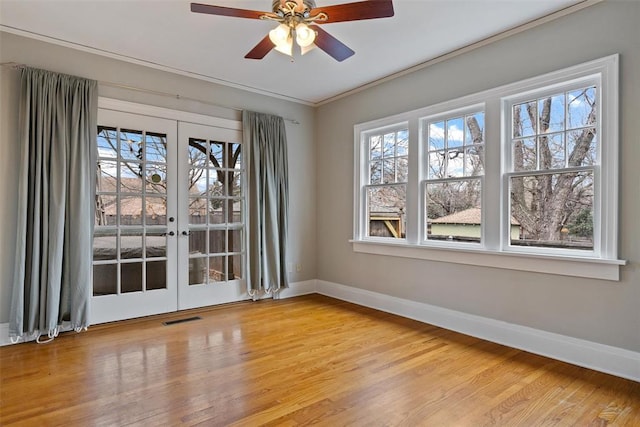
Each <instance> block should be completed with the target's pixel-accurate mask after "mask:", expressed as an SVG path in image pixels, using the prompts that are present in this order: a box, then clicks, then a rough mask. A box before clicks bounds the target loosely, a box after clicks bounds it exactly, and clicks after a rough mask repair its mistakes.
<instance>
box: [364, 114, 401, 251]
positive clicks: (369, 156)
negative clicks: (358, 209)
mask: <svg viewBox="0 0 640 427" xmlns="http://www.w3.org/2000/svg"><path fill="white" fill-rule="evenodd" d="M363 144H364V146H365V151H366V159H365V163H366V168H365V174H364V175H365V176H364V179H365V184H364V187H363V188H364V191H363V194H362V195H363V197H364V199H365V201H364V206H365V207H366V211H365V221H366V223H365V226H366V236H367V237H388V238H393V239H404V238H405V224H406V221H405V212H406V195H407V176H408V173H409V163H408V159H409V140H408V130H407V128H406V127H404V126H399V127H396V128H387V129H383V130H376V131H372V132H368V133H366V134H365V135H364V136H363Z"/></svg>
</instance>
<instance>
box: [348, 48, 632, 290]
mask: <svg viewBox="0 0 640 427" xmlns="http://www.w3.org/2000/svg"><path fill="white" fill-rule="evenodd" d="M618 67H619V55H617V54H615V55H611V56H607V57H604V58H600V59H596V60H594V61H590V62H586V63H583V64H579V65H575V66H572V67H569V68H565V69H561V70H558V71H554V72H551V73H547V74H544V75H541V76H537V77H533V78H529V79H526V80H522V81H518V82H515V83H511V84H507V85H504V86H500V87H497V88H493V89H489V90H486V91H483V92H479V93H475V94H472V95H467V96H464V97H460V98H456V99H453V100H450V101H446V102H442V103H439V104H436V105H432V106H429V107H425V108H421V109H418V110H413V111H410V112H406V113H401V114H397V115H395V116H392V117H387V118H382V119H378V120H374V121H371V122H366V123H361V124H357V125H355V126H354V142H355V143H354V145H355V153H354V155H355V159H354V161H355V162H354V163H355V164H354V166H355V170H354V172H355V174H354V228H353V230H354V234H353V239H352V240H350V242H351V243H352V244H353V250H354V251H355V252H361V253H371V254H378V255H389V256H400V257H408V258H417V259H424V260H431V261H443V262H452V263H458V264H467V265H478V266H487V267H497V268H504V269H511V270H520V271H531V272H542V273H549V274H558V275H566V276H574V277H588V278H597V279H604V280H613V281H617V280H619V267H620V266H621V265H625V264H626V261H625V260H620V259H618V253H617V247H618V220H617V217H618V215H617V214H618ZM593 81H595V82H597V84H596V88H597V89H596V90H597V96H598V98H597V99H598V103H599V105H598V112H597V114H598V118H597V125H598V127H599V128H598V130H597V132H598V133H597V135H598V145H597V152H596V156H597V157H596V158H597V159H599V164H597V165H594V166H593V169H594V186H597V187H594V192H595V194H594V213H593V215H594V250H593V251H582V252H583V253H580V250H576V249H567V250H565V249H560V250H557V251H556V250H549V249H550V248H534V249H530V248H524V247H514V246H510V240H509V233H508V230H509V227H508V226H507V225H505V224H508V222H509V221H506V218H509V185H508V180H509V172H510V169H509V167H510V165H511V163H510V162H511V154H510V150H511V138H510V135H509V131H510V129H511V128H510V126H511V123H510V118H511V115H510V114H507V112H508V111H505V107H506V106H507V105H510V103H511V104H513V103H514V102H515V101H514V100H517V99H521V98H522V97H525V98H526V97H527V96H528V97H529V98H533V97H534V96H535V97H536V98H537V97H540V95H539V94H540V93H542V91H548V92H549V93H551V92H554V91H558V90H562V89H558V88H565V87H568V86H572V85H575V84H579V83H582V84H584V83H583V82H593ZM534 93H535V95H531V94H534ZM478 105H484V109H483V111H484V114H485V129H484V130H485V135H484V144H485V145H484V146H485V159H484V162H485V164H484V175H483V176H482V184H481V185H482V201H481V205H482V226H481V227H482V236H483V238H482V241H481V244H480V245H477V244H473V245H469V244H468V243H465V242H442V241H433V240H430V241H427V240H425V237H426V236H425V235H424V234H426V228H425V227H426V218H425V215H424V214H425V206H424V203H425V202H424V196H425V195H424V191H425V190H424V180H425V174H426V169H425V163H426V160H425V155H426V150H425V148H424V144H423V143H422V139H423V133H422V132H421V126H422V120H423V119H424V118H426V117H431V116H442V115H443V114H448V113H451V112H455V111H456V110H460V111H471V110H472V109H473V108H477V106H478ZM397 125H403V126H406V127H407V128H408V129H409V175H408V182H407V200H406V209H407V213H406V219H407V227H406V232H407V234H406V239H388V238H386V239H384V240H382V241H381V240H380V239H379V238H378V239H376V238H370V237H367V236H366V234H364V233H363V224H364V220H365V217H364V216H363V206H364V205H363V203H365V202H366V201H365V200H363V198H362V194H363V193H362V188H363V185H362V183H363V182H364V181H363V176H362V174H363V173H364V172H366V171H364V170H363V169H362V168H363V163H362V155H363V153H362V146H363V135H364V134H366V133H368V132H371V131H375V130H379V129H382V128H385V127H387V128H392V127H394V126H397ZM603 145H604V146H606V150H605V149H602V146H603ZM507 148H508V149H507ZM505 151H506V152H505ZM506 153H509V154H508V155H507V154H506ZM489 189H490V190H489ZM488 210H490V211H491V212H488ZM365 215H366V213H365ZM596 218H597V219H596ZM596 222H597V224H596ZM584 252H588V253H584Z"/></svg>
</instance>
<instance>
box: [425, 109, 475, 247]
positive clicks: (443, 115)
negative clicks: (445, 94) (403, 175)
mask: <svg viewBox="0 0 640 427" xmlns="http://www.w3.org/2000/svg"><path fill="white" fill-rule="evenodd" d="M485 108H486V105H485V103H484V102H480V103H475V104H471V105H464V106H460V107H459V108H454V109H451V110H447V111H442V112H440V113H437V114H431V115H427V116H420V117H419V118H418V123H419V124H418V127H419V141H418V142H419V145H420V149H421V154H420V158H419V159H418V163H419V168H420V169H419V185H420V196H419V197H420V206H421V209H420V211H419V215H420V220H419V230H420V232H419V234H418V239H419V242H421V244H422V245H426V246H431V245H438V246H443V247H452V248H456V247H460V248H464V247H471V248H483V247H484V246H483V245H484V232H485V230H484V190H483V189H484V186H485V180H484V176H485V169H486V168H485V167H484V166H483V171H482V174H481V175H464V174H463V175H462V176H459V177H451V178H433V179H431V178H429V159H428V156H429V153H430V150H428V148H427V146H428V144H429V142H428V139H429V137H428V127H429V125H430V124H431V123H433V122H436V121H445V122H446V121H447V120H449V119H450V118H456V117H458V116H462V117H465V116H467V115H470V114H477V113H482V114H483V116H484V118H483V120H484V124H485V128H484V129H483V141H482V147H483V149H484V153H483V164H484V159H485V158H486V154H487V152H486V147H487V143H486V142H487V136H486V132H484V130H485V129H486V112H485ZM463 131H464V129H463ZM463 147H465V148H466V146H465V145H463ZM471 180H479V181H480V203H481V219H480V241H479V242H449V241H446V240H440V239H429V238H428V237H427V226H428V224H427V206H426V205H425V202H426V198H427V184H428V183H430V182H432V183H444V182H461V181H471Z"/></svg>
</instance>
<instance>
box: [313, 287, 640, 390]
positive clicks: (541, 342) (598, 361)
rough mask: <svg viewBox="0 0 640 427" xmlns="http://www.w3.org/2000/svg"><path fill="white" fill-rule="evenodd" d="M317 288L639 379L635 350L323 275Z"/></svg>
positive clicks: (345, 297) (487, 337)
mask: <svg viewBox="0 0 640 427" xmlns="http://www.w3.org/2000/svg"><path fill="white" fill-rule="evenodd" d="M316 291H317V293H319V294H322V295H326V296H329V297H332V298H336V299H340V300H343V301H348V302H352V303H354V304H358V305H362V306H365V307H370V308H374V309H376V310H380V311H384V312H387V313H392V314H397V315H398V316H402V317H407V318H409V319H414V320H418V321H420V322H424V323H428V324H430V325H435V326H439V327H441V328H445V329H449V330H452V331H456V332H460V333H463V334H466V335H471V336H474V337H477V338H481V339H484V340H487V341H491V342H495V343H498V344H503V345H506V346H509V347H513V348H517V349H520V350H524V351H528V352H530V353H535V354H539V355H541V356H546V357H550V358H552V359H556V360H561V361H563V362H567V363H571V364H573V365H578V366H582V367H584V368H589V369H593V370H595V371H600V372H604V373H607V374H612V375H615V376H618V377H622V378H627V379H630V380H633V381H640V353H637V352H633V351H629V350H625V349H622V348H618V347H612V346H608V345H604V344H598V343H594V342H591V341H586V340H582V339H578V338H573V337H568V336H564V335H560V334H555V333H551V332H546V331H541V330H538V329H533V328H529V327H526V326H520V325H514V324H511V323H507V322H502V321H499V320H495V319H489V318H486V317H481V316H476V315H472V314H467V313H463V312H460V311H455V310H449V309H445V308H441V307H437V306H433V305H429V304H425V303H420V302H416V301H411V300H407V299H402V298H397V297H393V296H389V295H385V294H380V293H377V292H371V291H367V290H364V289H359V288H354V287H352V286H344V285H340V284H337V283H331V282H326V281H323V280H318V281H317V284H316Z"/></svg>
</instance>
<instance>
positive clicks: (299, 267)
mask: <svg viewBox="0 0 640 427" xmlns="http://www.w3.org/2000/svg"><path fill="white" fill-rule="evenodd" d="M296 271H297V272H298V273H299V272H301V271H302V264H300V263H298V264H296Z"/></svg>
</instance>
